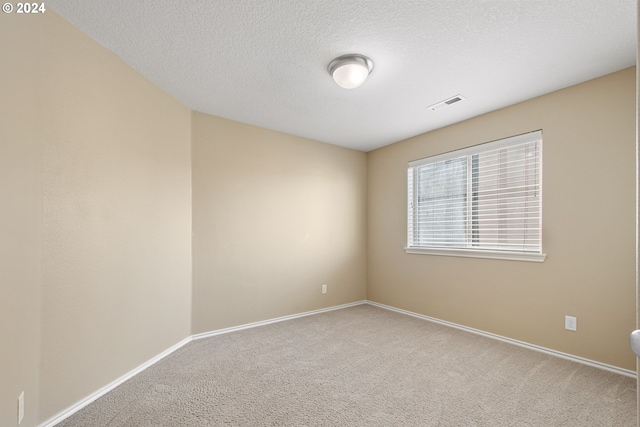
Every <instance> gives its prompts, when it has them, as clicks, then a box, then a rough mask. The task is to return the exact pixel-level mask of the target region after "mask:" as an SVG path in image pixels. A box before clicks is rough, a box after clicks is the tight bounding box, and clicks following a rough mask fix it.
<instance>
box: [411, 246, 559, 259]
mask: <svg viewBox="0 0 640 427" xmlns="http://www.w3.org/2000/svg"><path fill="white" fill-rule="evenodd" d="M404 251H405V253H407V254H420V255H442V256H453V257H463V258H485V259H503V260H508V261H531V262H543V261H544V260H545V259H546V258H547V254H545V253H535V252H506V251H504V252H502V251H486V250H480V249H447V248H419V247H406V248H404Z"/></svg>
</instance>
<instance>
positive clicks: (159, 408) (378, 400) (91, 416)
mask: <svg viewBox="0 0 640 427" xmlns="http://www.w3.org/2000/svg"><path fill="white" fill-rule="evenodd" d="M636 425H637V424H636V381H635V379H632V378H629V377H625V376H622V375H618V374H615V373H610V372H607V371H603V370H600V369H597V368H593V367H589V366H585V365H582V364H579V363H575V362H571V361H568V360H563V359H559V358H556V357H553V356H549V355H546V354H544V353H539V352H536V351H532V350H529V349H525V348H521V347H518V346H515V345H512V344H507V343H503V342H501V341H497V340H493V339H490V338H486V337H482V336H479V335H475V334H471V333H468V332H464V331H461V330H457V329H454V328H449V327H446V326H442V325H438V324H435V323H432V322H428V321H424V320H421V319H417V318H413V317H411V316H407V315H403V314H399V313H395V312H391V311H388V310H384V309H381V308H378V307H374V306H370V305H359V306H355V307H350V308H345V309H341V310H336V311H331V312H326V313H322V314H317V315H313V316H307V317H301V318H297V319H294V320H289V321H285V322H280V323H273V324H270V325H266V326H261V327H257V328H252V329H246V330H241V331H236V332H232V333H228V334H224V335H218V336H214V337H211V338H206V339H201V340H196V341H193V342H191V343H189V344H187V345H185V346H184V347H182V348H180V349H179V350H177V351H175V352H174V353H172V354H170V355H169V356H167V357H165V358H164V359H162V360H161V361H160V362H158V363H156V364H155V365H153V366H151V367H150V368H148V369H146V370H145V371H143V372H141V373H140V374H138V375H136V376H135V377H134V378H132V379H130V380H128V381H127V382H125V383H123V384H122V385H120V386H118V387H117V388H115V389H114V390H112V391H111V392H109V393H107V394H106V395H104V396H103V397H101V398H100V399H98V400H96V401H95V402H93V403H92V404H90V405H88V406H87V407H85V408H83V409H82V410H80V411H79V412H77V413H75V414H74V415H72V416H71V417H69V418H67V419H66V420H64V421H63V422H62V423H60V424H58V426H59V427H76V426H82V427H86V426H109V427H116V426H136V427H144V426H149V427H151V426H154V427H158V426H166V427H183V426H189V427H192V426H456V427H458V426H580V427H585V426H615V427H622V426H634V427H635V426H636Z"/></svg>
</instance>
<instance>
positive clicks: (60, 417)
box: [39, 300, 637, 427]
mask: <svg viewBox="0 0 640 427" xmlns="http://www.w3.org/2000/svg"><path fill="white" fill-rule="evenodd" d="M362 304H369V305H372V306H375V307H379V308H383V309H385V310H390V311H395V312H397V313H401V314H406V315H408V316H413V317H417V318H419V319H423V320H427V321H430V322H434V323H438V324H440V325H445V326H449V327H452V328H456V329H461V330H463V331H467V332H471V333H474V334H477V335H482V336H485V337H489V338H493V339H497V340H499V341H503V342H506V343H509V344H515V345H518V346H520V347H524V348H528V349H531V350H535V351H539V352H542V353H546V354H550V355H552V356H556V357H560V358H563V359H567V360H571V361H574V362H578V363H582V364H585V365H589V366H593V367H595V368H600V369H604V370H606V371H610V372H614V373H616V374H621V375H625V376H627V377H631V378H637V375H636V373H635V372H634V371H630V370H628V369H623V368H619V367H617V366H612V365H607V364H606V363H600V362H596V361H594V360H589V359H585V358H582V357H578V356H574V355H571V354H567V353H562V352H560V351H556V350H551V349H548V348H545V347H540V346H537V345H534V344H529V343H526V342H523V341H518V340H514V339H511V338H507V337H503V336H500V335H496V334H492V333H489V332H484V331H481V330H479V329H474V328H469V327H467V326H462V325H458V324H456V323H452V322H447V321H445V320H440V319H436V318H434V317H429V316H425V315H422V314H418V313H413V312H411V311H407V310H402V309H400V308H395V307H392V306H389V305H384V304H380V303H377V302H374V301H369V300H362V301H356V302H352V303H349V304H342V305H336V306H333V307H328V308H322V309H319V310H313V311H306V312H304V313H298V314H292V315H289V316H282V317H277V318H275V319H269V320H263V321H261V322H253V323H247V324H244V325H239V326H233V327H230V328H225V329H218V330H215V331H211V332H204V333H201V334H195V335H191V336H190V337H187V338H185V339H183V340H182V341H180V342H179V343H177V344H176V345H174V346H173V347H171V348H168V349H167V350H165V351H163V352H162V353H160V354H159V355H157V356H155V357H154V358H152V359H149V360H148V361H147V362H145V363H143V364H142V365H140V366H138V367H137V368H135V369H133V370H132V371H130V372H128V373H126V374H125V375H123V376H121V377H120V378H118V379H117V380H115V381H113V382H111V383H110V384H108V385H106V386H105V387H103V388H101V389H100V390H98V391H96V392H95V393H93V394H91V395H90V396H87V397H86V398H84V399H82V400H81V401H79V402H77V403H76V404H74V405H72V406H71V407H69V408H67V409H65V410H64V411H62V412H60V413H59V414H57V415H55V416H54V417H52V418H50V419H49V420H48V421H45V422H44V423H42V424H40V425H39V427H54V426H55V425H56V424H58V423H60V422H62V421H63V420H65V419H66V418H68V417H70V416H71V415H73V414H75V413H76V412H78V411H79V410H81V409H82V408H84V407H85V406H87V405H89V404H90V403H92V402H93V401H95V400H96V399H98V398H100V397H102V396H104V395H105V394H107V393H108V392H110V391H111V390H113V389H114V388H116V387H117V386H119V385H120V384H122V383H124V382H125V381H127V380H128V379H130V378H133V377H134V376H136V375H137V374H139V373H140V372H142V371H144V370H145V369H147V368H148V367H150V366H152V365H153V364H155V363H157V362H159V361H160V360H162V359H163V358H165V357H167V356H168V355H170V354H171V353H173V352H174V351H176V350H178V349H179V348H181V347H183V346H184V345H186V344H188V343H189V342H191V341H194V340H199V339H203V338H208V337H213V336H216V335H221V334H228V333H230V332H235V331H240V330H243V329H249V328H256V327H258V326H264V325H269V324H271V323H276V322H284V321H286V320H292V319H297V318H299V317H305V316H312V315H314V314H320V313H325V312H328V311H333V310H340V309H343V308H347V307H353V306H356V305H362Z"/></svg>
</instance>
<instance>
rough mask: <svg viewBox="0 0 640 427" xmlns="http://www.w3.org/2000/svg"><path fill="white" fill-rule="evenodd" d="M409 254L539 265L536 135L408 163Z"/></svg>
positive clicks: (539, 174)
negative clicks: (535, 263)
mask: <svg viewBox="0 0 640 427" xmlns="http://www.w3.org/2000/svg"><path fill="white" fill-rule="evenodd" d="M407 179H408V201H409V204H408V221H407V231H408V233H407V234H408V236H407V237H408V244H407V248H406V251H407V253H427V254H435V255H453V256H471V257H481V258H501V259H515V260H524V261H539V262H541V261H544V258H545V255H544V254H542V131H536V132H531V133H527V134H524V135H518V136H514V137H511V138H506V139H502V140H499V141H494V142H489V143H486V144H480V145H476V146H473V147H469V148H465V149H463V150H458V151H452V152H450V153H444V154H440V155H437V156H433V157H428V158H425V159H420V160H415V161H412V162H409V167H408V171H407Z"/></svg>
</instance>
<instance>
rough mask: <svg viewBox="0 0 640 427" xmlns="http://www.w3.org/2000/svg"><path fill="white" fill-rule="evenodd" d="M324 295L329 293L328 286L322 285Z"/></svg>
mask: <svg viewBox="0 0 640 427" xmlns="http://www.w3.org/2000/svg"><path fill="white" fill-rule="evenodd" d="M322 293H323V294H326V293H327V285H322Z"/></svg>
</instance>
